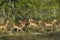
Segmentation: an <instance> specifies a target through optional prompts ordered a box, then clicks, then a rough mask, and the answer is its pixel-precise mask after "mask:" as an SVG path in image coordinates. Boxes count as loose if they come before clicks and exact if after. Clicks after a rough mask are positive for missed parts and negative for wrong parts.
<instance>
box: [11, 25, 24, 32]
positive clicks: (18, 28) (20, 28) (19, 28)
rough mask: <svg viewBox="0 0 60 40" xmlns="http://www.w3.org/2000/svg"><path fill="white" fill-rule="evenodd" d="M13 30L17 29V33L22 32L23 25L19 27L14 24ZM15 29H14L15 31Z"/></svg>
mask: <svg viewBox="0 0 60 40" xmlns="http://www.w3.org/2000/svg"><path fill="white" fill-rule="evenodd" d="M13 28H17V32H18V30H21V31H22V28H23V27H22V25H19V24H18V25H16V24H13ZM13 28H12V29H13Z"/></svg>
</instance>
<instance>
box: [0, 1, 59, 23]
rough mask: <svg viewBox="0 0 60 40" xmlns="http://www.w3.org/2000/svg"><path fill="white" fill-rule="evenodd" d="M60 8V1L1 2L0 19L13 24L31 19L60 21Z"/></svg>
mask: <svg viewBox="0 0 60 40" xmlns="http://www.w3.org/2000/svg"><path fill="white" fill-rule="evenodd" d="M59 7H60V2H59V0H0V18H1V20H3V21H4V20H6V18H8V20H10V21H11V22H13V23H14V22H17V21H18V20H24V19H29V18H37V19H41V20H46V21H48V20H51V19H52V20H53V19H54V18H56V19H59V17H60V9H59ZM3 21H1V22H3Z"/></svg>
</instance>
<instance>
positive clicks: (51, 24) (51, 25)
mask: <svg viewBox="0 0 60 40" xmlns="http://www.w3.org/2000/svg"><path fill="white" fill-rule="evenodd" d="M55 22H57V20H56V19H54V20H53V22H52V23H48V22H44V24H45V26H46V27H53V25H54V23H55Z"/></svg>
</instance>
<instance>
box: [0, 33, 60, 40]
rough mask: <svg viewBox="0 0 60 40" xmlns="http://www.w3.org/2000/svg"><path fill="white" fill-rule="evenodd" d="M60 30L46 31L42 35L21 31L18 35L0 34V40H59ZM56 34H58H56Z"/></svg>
mask: <svg viewBox="0 0 60 40" xmlns="http://www.w3.org/2000/svg"><path fill="white" fill-rule="evenodd" d="M59 33H60V32H56V33H50V34H48V33H46V34H43V35H40V34H30V33H22V34H20V35H7V34H5V35H3V36H0V40H59V39H60V35H59ZM57 34H58V35H57Z"/></svg>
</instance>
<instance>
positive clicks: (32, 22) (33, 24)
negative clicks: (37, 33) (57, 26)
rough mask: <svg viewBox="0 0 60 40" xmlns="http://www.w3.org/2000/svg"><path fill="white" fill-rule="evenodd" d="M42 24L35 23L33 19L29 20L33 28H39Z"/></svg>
mask: <svg viewBox="0 0 60 40" xmlns="http://www.w3.org/2000/svg"><path fill="white" fill-rule="evenodd" d="M40 22H41V21H40ZM40 22H37V21H34V20H33V19H29V23H30V26H31V25H32V26H35V27H37V26H38V24H39V23H40Z"/></svg>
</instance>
